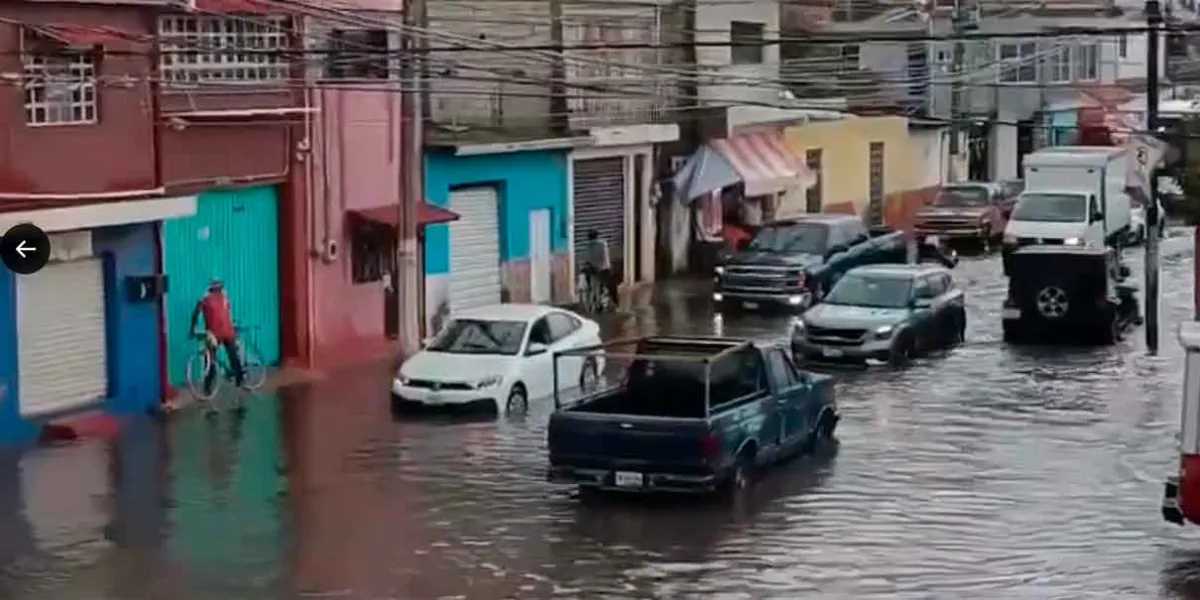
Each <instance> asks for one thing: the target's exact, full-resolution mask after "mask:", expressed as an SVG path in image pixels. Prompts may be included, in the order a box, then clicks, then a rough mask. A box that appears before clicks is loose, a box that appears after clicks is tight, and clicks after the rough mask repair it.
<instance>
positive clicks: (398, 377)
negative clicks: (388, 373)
mask: <svg viewBox="0 0 1200 600" xmlns="http://www.w3.org/2000/svg"><path fill="white" fill-rule="evenodd" d="M396 381H399V382H400V385H408V382H410V381H412V378H411V377H405V376H404V375H401V374H400V373H396Z"/></svg>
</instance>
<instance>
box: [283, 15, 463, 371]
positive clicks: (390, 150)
mask: <svg viewBox="0 0 1200 600" xmlns="http://www.w3.org/2000/svg"><path fill="white" fill-rule="evenodd" d="M357 4H361V5H362V8H363V9H365V10H375V11H379V12H378V13H375V15H374V16H361V15H364V14H366V15H370V14H371V13H358V14H359V15H360V17H359V18H356V19H354V20H353V21H352V22H345V23H340V22H337V21H330V20H321V21H316V20H315V19H314V20H310V23H309V26H308V29H307V31H308V34H309V39H310V42H309V44H310V46H317V47H324V48H326V49H327V50H328V52H327V54H326V61H325V62H326V64H325V65H323V68H322V71H323V72H322V73H320V74H319V75H317V74H313V75H317V77H318V78H319V79H318V81H322V82H324V85H317V86H315V87H313V88H312V90H311V91H310V94H311V98H310V102H311V105H312V106H313V107H314V108H315V109H316V111H315V114H314V116H313V118H312V121H311V123H310V124H309V127H308V130H309V147H308V152H309V157H310V158H309V160H308V161H307V165H308V168H307V174H306V176H307V181H306V182H305V186H306V187H307V188H308V189H309V190H310V195H309V198H310V202H309V207H308V209H309V211H308V212H309V218H308V219H307V221H308V224H309V227H308V231H306V232H303V235H305V236H307V238H308V240H309V247H310V249H311V251H310V252H309V261H308V264H309V273H308V274H309V277H308V295H307V296H308V297H307V300H308V312H309V316H310V318H309V323H310V324H309V331H308V340H309V344H308V348H309V352H308V355H309V361H308V362H309V364H310V365H312V366H315V367H333V366H338V365H344V364H348V363H352V362H356V361H361V360H363V359H366V358H370V357H374V356H385V355H387V354H389V353H393V352H395V350H396V349H397V347H398V346H397V342H396V340H395V337H396V333H397V329H398V326H397V324H398V318H397V308H396V293H397V290H396V285H395V282H396V281H397V280H398V279H399V278H398V273H397V267H398V265H397V264H396V262H397V261H396V255H397V252H396V230H397V226H396V224H397V223H398V222H399V220H400V210H401V209H400V201H401V198H402V196H403V192H402V190H403V185H404V179H403V177H404V172H403V171H404V169H403V157H402V152H401V143H400V132H401V126H402V122H403V119H402V118H401V110H402V109H401V103H400V100H401V95H400V94H399V93H397V90H398V89H399V88H398V84H399V81H398V80H397V78H396V76H395V74H396V72H397V70H398V66H399V65H398V64H396V61H395V60H394V59H389V58H388V57H387V56H388V55H387V54H386V53H387V52H388V51H389V50H390V51H392V52H394V51H395V50H396V49H397V48H398V47H399V39H398V36H397V34H396V33H395V32H394V31H392V32H389V31H388V30H387V29H385V27H384V26H385V20H386V21H391V22H393V23H394V22H396V21H397V20H398V19H399V18H400V15H399V8H400V6H401V0H374V1H363V2H358V3H357ZM313 21H315V22H313ZM371 27H378V29H371ZM420 206H421V207H422V210H421V211H419V212H420V216H421V218H422V219H423V220H425V221H431V222H438V221H444V220H450V219H452V218H453V215H451V214H449V213H446V214H442V213H440V212H438V213H436V214H435V213H434V212H431V211H430V210H428V209H427V207H425V206H424V204H423V203H422V204H421V205H420ZM418 268H419V263H418ZM401 292H402V293H404V294H405V295H409V294H411V295H412V296H413V297H416V296H417V295H419V293H420V292H419V290H401Z"/></svg>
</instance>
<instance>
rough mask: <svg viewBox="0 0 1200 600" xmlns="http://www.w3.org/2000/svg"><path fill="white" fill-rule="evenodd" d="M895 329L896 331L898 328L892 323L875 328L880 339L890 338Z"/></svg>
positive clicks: (876, 335)
mask: <svg viewBox="0 0 1200 600" xmlns="http://www.w3.org/2000/svg"><path fill="white" fill-rule="evenodd" d="M894 331H896V328H895V327H893V326H892V325H884V326H883V327H879V328H877V329H875V337H877V338H880V339H886V338H890V337H892V333H893V332H894Z"/></svg>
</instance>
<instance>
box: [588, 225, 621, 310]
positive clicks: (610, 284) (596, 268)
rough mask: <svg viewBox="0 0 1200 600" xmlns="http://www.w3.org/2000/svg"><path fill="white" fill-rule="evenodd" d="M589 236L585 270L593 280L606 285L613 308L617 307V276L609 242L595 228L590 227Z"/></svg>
mask: <svg viewBox="0 0 1200 600" xmlns="http://www.w3.org/2000/svg"><path fill="white" fill-rule="evenodd" d="M587 236H588V245H587V253H586V254H585V255H584V263H583V268H584V272H585V273H588V274H589V276H590V277H591V278H592V281H593V282H594V281H596V280H597V279H598V280H599V282H600V283H601V284H602V285H604V289H605V290H607V291H608V299H609V301H610V302H612V306H613V308H616V307H617V277H616V275H614V274H613V271H612V260H611V258H610V257H609V254H608V242H607V241H606V240H605V239H604V238H602V237H600V232H598V231H596V230H595V229H589V230H588V234H587Z"/></svg>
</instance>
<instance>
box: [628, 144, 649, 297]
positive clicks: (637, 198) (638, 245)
mask: <svg viewBox="0 0 1200 600" xmlns="http://www.w3.org/2000/svg"><path fill="white" fill-rule="evenodd" d="M647 158H649V157H648V156H647V155H645V154H635V155H634V156H633V210H634V213H633V223H634V226H633V277H631V278H630V279H631V280H632V281H641V280H642V279H644V278H645V277H644V276H643V273H644V271H643V265H642V261H643V260H644V257H643V256H642V254H643V253H642V250H643V241H642V219H641V216H642V215H644V214H646V212H648V211H649V209H650V207H649V206H647V205H646V201H647V198H646V186H645V185H644V183H645V182H644V181H643V180H644V179H645V176H646V161H647Z"/></svg>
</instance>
